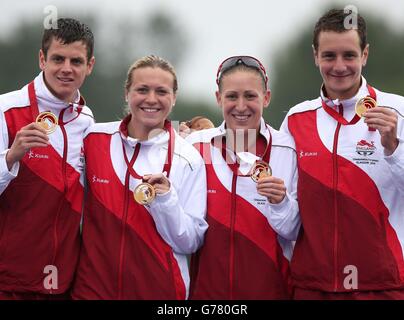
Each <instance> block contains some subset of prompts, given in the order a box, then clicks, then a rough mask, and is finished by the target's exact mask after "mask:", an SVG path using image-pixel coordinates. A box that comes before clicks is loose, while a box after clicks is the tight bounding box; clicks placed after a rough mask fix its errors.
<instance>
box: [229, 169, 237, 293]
mask: <svg viewBox="0 0 404 320" xmlns="http://www.w3.org/2000/svg"><path fill="white" fill-rule="evenodd" d="M236 191H237V174H235V173H234V172H233V178H232V183H231V210H230V270H229V280H230V300H233V280H234V225H235V222H236V201H237V198H236Z"/></svg>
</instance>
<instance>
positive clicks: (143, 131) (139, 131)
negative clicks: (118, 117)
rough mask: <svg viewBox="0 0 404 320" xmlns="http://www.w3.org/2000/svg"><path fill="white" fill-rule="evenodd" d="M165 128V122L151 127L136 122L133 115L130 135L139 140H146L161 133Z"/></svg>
mask: <svg viewBox="0 0 404 320" xmlns="http://www.w3.org/2000/svg"><path fill="white" fill-rule="evenodd" d="M163 129H164V123H163V124H162V125H160V126H157V127H152V128H149V127H145V126H143V125H140V124H135V120H134V118H133V117H132V118H131V120H130V122H129V123H128V136H129V137H131V138H135V139H137V140H139V141H146V140H150V139H151V138H153V137H155V136H157V135H158V134H160V133H161V130H163Z"/></svg>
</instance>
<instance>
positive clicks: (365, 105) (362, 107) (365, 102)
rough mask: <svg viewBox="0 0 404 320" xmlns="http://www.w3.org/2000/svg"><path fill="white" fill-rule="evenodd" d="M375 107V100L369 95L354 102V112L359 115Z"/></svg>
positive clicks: (361, 115)
mask: <svg viewBox="0 0 404 320" xmlns="http://www.w3.org/2000/svg"><path fill="white" fill-rule="evenodd" d="M375 107H377V102H376V100H375V99H373V98H371V97H364V98H362V99H360V100H358V101H357V102H356V104H355V112H356V114H357V115H358V116H359V117H363V114H364V113H365V112H366V111H368V110H369V109H372V108H375Z"/></svg>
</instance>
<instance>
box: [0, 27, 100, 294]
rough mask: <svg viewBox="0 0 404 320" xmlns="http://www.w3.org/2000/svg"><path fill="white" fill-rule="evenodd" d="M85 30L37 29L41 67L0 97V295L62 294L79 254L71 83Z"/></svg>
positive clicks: (77, 73)
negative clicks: (40, 34)
mask: <svg viewBox="0 0 404 320" xmlns="http://www.w3.org/2000/svg"><path fill="white" fill-rule="evenodd" d="M93 47H94V38H93V34H92V32H91V30H90V29H89V28H88V27H87V26H86V25H84V24H82V23H80V22H79V21H77V20H74V19H58V21H57V28H55V29H47V30H45V31H44V34H43V39H42V49H41V50H40V51H39V66H40V68H41V70H42V72H41V73H40V74H39V75H38V76H37V77H36V78H35V79H34V80H33V81H32V82H31V83H29V84H28V85H26V86H24V87H23V88H22V89H21V90H18V91H14V92H10V93H6V94H3V95H1V96H0V299H48V298H65V297H68V293H69V288H70V285H71V282H72V278H73V274H74V270H75V267H76V264H77V260H78V254H79V247H80V242H79V225H80V218H81V208H82V200H83V187H82V185H81V184H80V175H81V173H82V170H83V159H82V155H81V146H82V139H83V135H84V131H85V130H86V129H87V128H88V127H89V126H90V125H92V124H93V123H94V120H93V116H92V113H91V111H90V109H89V108H88V107H86V106H85V102H84V99H83V98H82V97H81V95H80V92H79V88H80V87H81V85H82V84H83V82H84V80H85V78H86V77H87V76H88V75H90V73H91V71H92V69H93V66H94V62H95V59H94V56H93Z"/></svg>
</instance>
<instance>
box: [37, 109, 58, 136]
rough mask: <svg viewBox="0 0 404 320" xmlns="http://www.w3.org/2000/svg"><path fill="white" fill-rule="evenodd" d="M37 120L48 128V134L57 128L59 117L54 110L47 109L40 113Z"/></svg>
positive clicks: (43, 126)
mask: <svg viewBox="0 0 404 320" xmlns="http://www.w3.org/2000/svg"><path fill="white" fill-rule="evenodd" d="M35 122H36V123H38V124H39V125H40V126H41V127H42V128H44V129H45V130H46V134H51V133H52V132H54V131H55V130H56V127H57V125H58V118H57V117H56V116H55V115H54V114H53V113H52V112H49V111H45V112H41V113H40V114H38V116H37V117H36V120H35Z"/></svg>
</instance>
